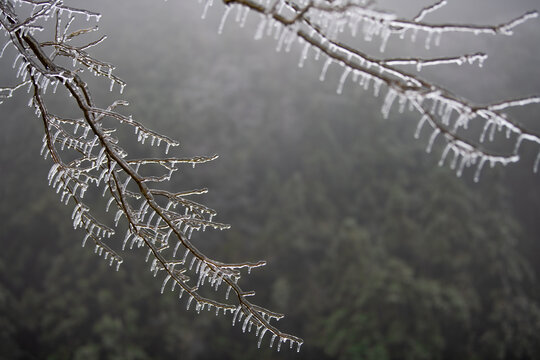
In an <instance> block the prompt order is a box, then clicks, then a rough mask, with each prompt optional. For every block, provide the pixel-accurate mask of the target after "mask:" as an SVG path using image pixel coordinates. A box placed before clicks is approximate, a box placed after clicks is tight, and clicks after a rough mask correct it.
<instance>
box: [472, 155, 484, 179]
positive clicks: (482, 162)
mask: <svg viewBox="0 0 540 360" xmlns="http://www.w3.org/2000/svg"><path fill="white" fill-rule="evenodd" d="M485 162H486V157H485V156H483V157H482V159H480V163H479V164H478V167H477V168H476V172H475V173H474V182H475V183H477V182H478V181H479V180H480V172H481V171H482V167H483V166H484V163H485Z"/></svg>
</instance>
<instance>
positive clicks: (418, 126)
mask: <svg viewBox="0 0 540 360" xmlns="http://www.w3.org/2000/svg"><path fill="white" fill-rule="evenodd" d="M427 119H428V116H427V115H423V116H422V118H421V119H420V121H419V122H418V125H417V126H416V131H415V132H414V138H415V139H418V138H419V137H420V131H421V130H422V127H423V126H424V123H425V122H426V120H427Z"/></svg>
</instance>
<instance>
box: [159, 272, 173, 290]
mask: <svg viewBox="0 0 540 360" xmlns="http://www.w3.org/2000/svg"><path fill="white" fill-rule="evenodd" d="M170 279H171V275H167V277H165V280H163V284H162V285H161V293H162V294H163V291H164V290H165V285H167V282H168V281H169V280H170Z"/></svg>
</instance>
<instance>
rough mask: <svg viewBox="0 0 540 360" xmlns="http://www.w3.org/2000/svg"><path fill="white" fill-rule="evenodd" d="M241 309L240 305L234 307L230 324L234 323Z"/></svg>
mask: <svg viewBox="0 0 540 360" xmlns="http://www.w3.org/2000/svg"><path fill="white" fill-rule="evenodd" d="M241 309H242V305H238V307H237V308H236V311H235V312H234V316H233V319H232V326H234V324H235V323H236V318H237V317H238V314H239V313H240V310H241Z"/></svg>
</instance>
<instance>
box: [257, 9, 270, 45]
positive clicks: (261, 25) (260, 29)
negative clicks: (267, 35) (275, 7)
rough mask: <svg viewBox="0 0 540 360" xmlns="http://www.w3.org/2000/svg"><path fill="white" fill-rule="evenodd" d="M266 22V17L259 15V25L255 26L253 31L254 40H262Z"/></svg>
mask: <svg viewBox="0 0 540 360" xmlns="http://www.w3.org/2000/svg"><path fill="white" fill-rule="evenodd" d="M267 21H268V20H267V19H266V16H265V15H261V21H260V22H259V25H258V26H257V31H255V37H254V38H255V40H260V39H262V37H263V34H264V29H265V27H266V22H267Z"/></svg>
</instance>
